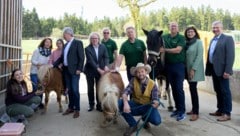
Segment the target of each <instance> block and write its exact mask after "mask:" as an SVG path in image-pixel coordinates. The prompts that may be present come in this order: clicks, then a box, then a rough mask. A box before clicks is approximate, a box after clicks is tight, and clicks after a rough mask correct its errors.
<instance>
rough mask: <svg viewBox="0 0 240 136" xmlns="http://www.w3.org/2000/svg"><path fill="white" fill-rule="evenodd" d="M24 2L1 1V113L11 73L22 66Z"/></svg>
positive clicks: (15, 0)
mask: <svg viewBox="0 0 240 136" xmlns="http://www.w3.org/2000/svg"><path fill="white" fill-rule="evenodd" d="M21 40H22V0H0V111H2V110H3V108H4V99H5V88H6V83H7V81H8V80H9V76H10V75H11V71H12V70H13V69H15V68H21V65H22V48H21Z"/></svg>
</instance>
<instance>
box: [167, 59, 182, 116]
mask: <svg viewBox="0 0 240 136" xmlns="http://www.w3.org/2000/svg"><path fill="white" fill-rule="evenodd" d="M166 70H167V77H168V80H169V82H170V84H171V87H172V94H173V99H174V101H175V107H176V111H177V112H178V113H179V114H184V113H185V95H184V91H183V81H184V77H185V66H184V64H183V63H175V64H166Z"/></svg>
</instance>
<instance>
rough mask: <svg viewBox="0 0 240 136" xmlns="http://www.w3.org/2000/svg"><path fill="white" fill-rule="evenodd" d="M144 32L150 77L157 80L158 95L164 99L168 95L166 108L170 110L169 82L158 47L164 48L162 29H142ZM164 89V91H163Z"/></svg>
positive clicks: (162, 54) (163, 56) (162, 56)
mask: <svg viewBox="0 0 240 136" xmlns="http://www.w3.org/2000/svg"><path fill="white" fill-rule="evenodd" d="M143 32H144V34H145V35H146V36H147V41H146V43H147V49H148V64H149V65H150V66H151V68H152V71H151V72H150V73H149V76H150V78H151V79H153V80H155V79H157V80H158V86H159V91H160V92H159V94H160V97H161V95H163V98H164V99H167V96H168V104H169V106H168V110H169V111H172V110H173V106H172V100H171V95H170V88H169V82H168V80H167V78H166V77H167V76H166V71H165V68H164V65H165V63H164V62H165V53H160V48H161V47H163V48H164V41H163V39H162V33H163V31H157V30H151V31H147V30H145V29H143ZM163 80H165V81H166V86H165V89H162V88H163ZM163 90H165V91H163ZM166 93H167V95H166Z"/></svg>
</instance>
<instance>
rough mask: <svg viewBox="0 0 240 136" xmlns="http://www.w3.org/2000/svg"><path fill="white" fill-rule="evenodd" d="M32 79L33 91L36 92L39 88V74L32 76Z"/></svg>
mask: <svg viewBox="0 0 240 136" xmlns="http://www.w3.org/2000/svg"><path fill="white" fill-rule="evenodd" d="M30 79H31V81H32V91H33V92H35V91H37V88H38V86H37V85H38V76H37V74H30Z"/></svg>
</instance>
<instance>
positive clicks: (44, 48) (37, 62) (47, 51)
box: [30, 38, 52, 108]
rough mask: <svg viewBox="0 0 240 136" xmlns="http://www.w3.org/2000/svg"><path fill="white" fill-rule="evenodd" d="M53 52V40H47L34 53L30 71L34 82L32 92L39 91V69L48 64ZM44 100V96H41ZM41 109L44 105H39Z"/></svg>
mask: <svg viewBox="0 0 240 136" xmlns="http://www.w3.org/2000/svg"><path fill="white" fill-rule="evenodd" d="M51 50H52V39H51V38H45V39H43V40H42V41H41V43H40V44H39V46H38V48H37V49H36V50H35V51H34V52H33V55H32V59H31V63H32V65H31V69H30V78H31V81H32V90H33V91H37V85H38V76H37V73H38V69H39V67H40V66H41V65H44V64H48V61H49V57H50V55H51ZM41 99H42V95H41ZM39 107H40V108H43V104H42V103H41V104H40V105H39Z"/></svg>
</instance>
